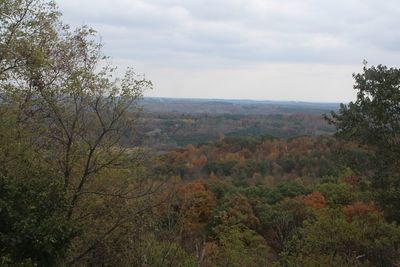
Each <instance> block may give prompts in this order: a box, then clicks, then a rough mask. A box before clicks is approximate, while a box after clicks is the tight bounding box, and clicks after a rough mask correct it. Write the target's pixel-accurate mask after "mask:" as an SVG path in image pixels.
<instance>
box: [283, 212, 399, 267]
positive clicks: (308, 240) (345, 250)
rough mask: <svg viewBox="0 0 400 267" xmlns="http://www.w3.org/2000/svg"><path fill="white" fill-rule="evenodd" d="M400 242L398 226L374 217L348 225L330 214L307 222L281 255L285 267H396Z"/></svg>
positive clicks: (332, 213)
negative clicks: (312, 221)
mask: <svg viewBox="0 0 400 267" xmlns="http://www.w3.org/2000/svg"><path fill="white" fill-rule="evenodd" d="M399 242H400V229H399V227H398V226H397V225H395V224H389V223H387V222H385V221H384V220H382V219H381V218H378V217H373V216H371V217H369V218H368V219H364V218H358V219H355V220H353V221H352V222H348V221H347V220H346V219H345V217H344V216H343V215H342V214H340V213H337V212H329V213H328V214H327V215H325V216H321V217H320V218H319V219H318V220H317V221H316V222H314V223H310V222H307V223H305V225H304V227H303V228H301V229H300V230H299V231H298V232H297V234H296V235H294V237H293V238H292V240H291V241H290V242H288V245H287V246H286V250H285V252H284V253H282V255H281V256H282V259H283V260H284V262H285V265H286V266H395V265H396V264H397V263H398V261H399V255H398V247H399V244H400V243H399Z"/></svg>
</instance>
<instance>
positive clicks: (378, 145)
mask: <svg viewBox="0 0 400 267" xmlns="http://www.w3.org/2000/svg"><path fill="white" fill-rule="evenodd" d="M353 77H354V79H355V84H354V89H355V90H356V91H357V99H356V101H352V102H350V103H349V104H348V105H344V104H342V105H341V107H340V110H339V112H338V113H335V112H331V114H330V116H326V118H327V120H328V121H329V122H330V123H332V124H334V125H335V126H336V128H337V135H338V136H339V137H342V138H345V139H349V140H356V141H358V142H360V143H361V144H364V145H368V146H369V147H370V149H372V150H373V151H375V155H374V156H373V162H374V165H375V166H374V169H375V174H374V175H373V179H372V187H373V189H374V192H376V199H377V201H378V202H379V203H380V205H381V206H382V207H383V208H384V211H385V213H386V216H387V218H389V219H391V220H393V219H394V220H397V221H400V213H399V212H398V208H397V207H398V206H399V205H400V194H399V192H400V169H399V168H400V69H397V68H388V67H386V66H383V65H378V66H376V67H375V66H372V67H367V66H364V68H363V72H362V73H359V74H353Z"/></svg>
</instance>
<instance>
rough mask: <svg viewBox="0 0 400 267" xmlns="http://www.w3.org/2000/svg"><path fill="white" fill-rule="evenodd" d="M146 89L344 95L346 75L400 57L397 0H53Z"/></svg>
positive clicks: (279, 96) (220, 94)
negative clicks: (143, 80) (141, 77)
mask: <svg viewBox="0 0 400 267" xmlns="http://www.w3.org/2000/svg"><path fill="white" fill-rule="evenodd" d="M58 4H59V6H60V9H61V11H62V13H63V14H64V21H66V22H67V23H69V24H71V25H72V26H80V25H83V24H88V25H90V26H92V27H93V28H95V29H96V30H97V31H98V33H99V35H100V36H101V39H102V42H103V43H104V44H105V47H104V50H105V53H106V54H108V55H110V56H111V57H112V59H113V63H114V64H115V65H117V66H120V68H122V69H123V68H125V67H127V66H133V67H134V69H135V70H136V71H137V72H139V73H145V74H146V77H147V78H148V79H150V80H152V81H153V83H154V90H152V91H151V92H147V93H146V95H148V96H163V97H201V98H229V99H268V100H299V101H325V102H347V101H349V100H352V99H353V98H354V95H355V92H354V90H353V89H352V84H353V80H352V77H351V74H352V73H353V72H360V71H361V70H362V62H363V59H366V60H367V61H368V62H369V65H376V64H380V63H382V64H386V65H390V66H398V64H399V62H400V53H399V52H400V31H399V30H398V26H399V25H400V1H399V0H384V1H379V0H84V1H83V0H58Z"/></svg>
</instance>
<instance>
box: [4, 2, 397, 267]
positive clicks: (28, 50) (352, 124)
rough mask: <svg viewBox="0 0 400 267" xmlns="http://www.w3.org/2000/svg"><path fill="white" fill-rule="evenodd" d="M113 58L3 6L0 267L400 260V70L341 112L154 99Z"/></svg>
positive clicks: (93, 42) (51, 9)
mask: <svg viewBox="0 0 400 267" xmlns="http://www.w3.org/2000/svg"><path fill="white" fill-rule="evenodd" d="M109 62H110V61H109V58H108V57H107V56H106V55H104V54H103V49H102V44H101V43H100V42H99V41H98V35H97V33H96V31H95V30H93V29H92V28H90V27H88V26H82V27H79V28H71V27H70V26H69V25H67V24H65V23H64V22H63V20H62V14H61V13H60V11H59V9H58V7H57V5H56V3H54V2H52V1H47V0H1V1H0V266H160V267H161V266H188V267H189V266H204V267H208V266H210V267H211V266H226V267H228V266H229V267H230V266H233V267H234V266H237V267H241V266H255V267H256V266H260V267H261V266H288V267H289V266H304V267H308V266H399V265H400V227H399V222H400V210H399V207H400V162H399V160H400V69H398V68H394V67H387V66H384V65H377V66H369V65H368V64H367V63H365V64H364V67H363V69H362V71H361V72H360V73H356V74H353V80H354V93H355V99H356V100H354V101H352V102H350V103H347V104H341V105H340V106H337V105H336V104H326V105H321V104H304V103H303V104H294V103H270V102H266V103H253V102H250V103H249V102H246V101H244V102H240V101H238V102H235V101H233V102H232V101H222V102H221V101H211V102H210V101H204V100H202V101H200V100H173V99H170V100H168V99H164V100H162V101H161V102H163V103H162V104H160V103H159V102H160V100H159V99H151V98H143V94H144V92H145V91H146V90H149V89H152V88H153V84H152V82H151V81H150V80H147V79H146V78H145V76H144V75H141V74H138V73H137V72H135V71H134V70H133V69H129V68H128V69H127V70H126V72H125V73H124V74H122V75H120V74H119V72H118V71H116V68H115V67H114V66H113V65H111V64H110V63H109ZM232 106H233V108H232ZM211 107H214V108H215V110H213V108H211ZM205 111H206V112H205Z"/></svg>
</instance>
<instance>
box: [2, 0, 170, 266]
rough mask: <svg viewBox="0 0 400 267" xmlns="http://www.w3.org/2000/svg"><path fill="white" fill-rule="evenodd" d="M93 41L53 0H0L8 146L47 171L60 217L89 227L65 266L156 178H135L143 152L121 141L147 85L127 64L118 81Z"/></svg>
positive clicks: (141, 205)
mask: <svg viewBox="0 0 400 267" xmlns="http://www.w3.org/2000/svg"><path fill="white" fill-rule="evenodd" d="M96 38H97V37H96V34H95V31H94V30H93V29H91V28H89V27H86V26H83V27H81V28H78V29H75V30H70V28H69V26H68V25H66V24H64V23H63V22H62V21H61V14H60V13H59V12H58V10H57V7H56V5H55V3H54V2H52V1H46V0H17V1H14V0H4V1H1V2H0V97H1V99H0V105H1V108H2V109H1V110H2V112H5V113H3V114H7V116H8V117H9V118H10V121H9V125H10V127H12V128H14V129H16V134H15V135H14V136H13V138H14V139H15V142H14V144H20V143H26V144H27V146H28V147H29V148H30V151H31V152H32V155H31V157H32V158H37V159H40V160H41V164H42V165H43V166H42V168H43V169H49V170H51V172H52V175H51V176H52V177H53V180H54V183H56V184H57V185H60V186H59V187H57V188H58V189H59V190H62V191H61V192H60V194H61V195H62V196H63V197H64V198H65V202H66V204H65V206H63V208H62V210H63V216H64V219H65V220H66V221H68V222H72V223H74V224H75V225H84V226H85V227H84V228H85V229H87V231H88V232H90V234H89V233H86V235H85V240H83V239H79V238H76V239H74V244H73V246H72V247H73V248H74V250H72V254H71V255H72V256H71V257H70V260H71V261H70V262H69V264H75V263H77V262H79V261H83V260H85V258H87V257H90V254H91V253H92V252H93V251H94V250H96V248H98V247H100V246H101V245H103V246H104V245H105V243H107V242H108V241H107V240H113V238H118V236H119V235H118V234H115V233H116V232H118V229H120V228H121V227H122V226H124V227H126V226H127V225H128V224H130V223H131V222H133V221H134V220H133V218H135V217H136V216H138V215H139V214H141V213H142V212H143V211H144V210H146V209H149V208H151V207H152V206H154V205H155V201H156V199H157V198H151V197H150V196H151V195H152V194H154V193H155V192H156V191H157V190H158V189H159V188H160V187H161V186H162V185H163V183H161V182H158V181H156V180H155V179H151V177H150V176H151V175H150V174H148V175H143V168H142V167H141V166H140V165H141V163H143V161H144V160H143V154H142V153H138V151H137V150H135V149H131V148H129V146H130V141H129V138H130V137H131V136H133V134H134V127H135V119H136V118H137V112H138V111H139V108H138V105H137V101H138V99H140V98H141V96H142V93H143V91H144V90H147V89H149V88H151V87H152V84H151V82H150V81H148V80H146V79H145V77H144V76H141V75H137V74H136V73H135V72H134V71H133V70H130V69H129V70H127V71H126V73H125V74H124V75H123V77H122V78H119V77H118V76H117V75H116V74H115V68H113V67H112V66H110V64H108V63H107V57H106V56H104V55H103V54H102V51H101V47H102V45H101V44H100V43H99V42H98V41H97V40H96ZM3 114H2V115H3ZM5 149H8V151H10V150H12V149H13V147H8V148H7V146H6V147H5ZM4 152H5V153H4V154H3V155H4V159H3V160H4V161H5V162H9V161H11V160H13V159H11V158H10V157H9V156H10V153H7V151H6V150H4ZM16 157H17V158H18V157H20V155H17V156H16ZM16 167H17V168H21V167H22V168H24V167H23V166H22V165H21V166H16ZM26 168H29V167H26ZM5 171H6V172H8V171H9V169H5ZM26 175H30V174H26ZM35 177H36V176H35ZM37 177H40V175H38V176H37ZM46 177H47V176H46ZM141 177H143V178H141ZM17 178H19V177H15V179H17ZM26 178H27V177H26ZM6 181H8V180H6ZM42 189H43V190H44V189H45V188H42ZM50 189H52V190H53V189H54V188H53V187H50V188H49V190H50ZM9 196H10V197H11V195H9ZM11 201H12V200H11ZM15 208H18V207H15ZM57 211H58V210H57ZM111 244H112V242H111V243H109V244H108V245H111ZM110 255H112V253H111V254H110Z"/></svg>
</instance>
